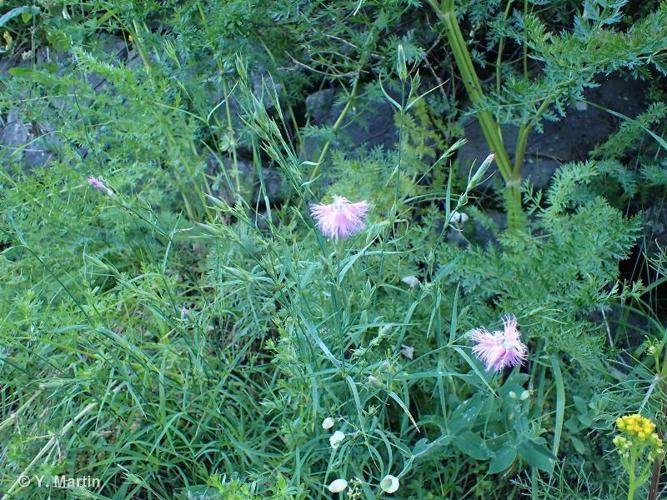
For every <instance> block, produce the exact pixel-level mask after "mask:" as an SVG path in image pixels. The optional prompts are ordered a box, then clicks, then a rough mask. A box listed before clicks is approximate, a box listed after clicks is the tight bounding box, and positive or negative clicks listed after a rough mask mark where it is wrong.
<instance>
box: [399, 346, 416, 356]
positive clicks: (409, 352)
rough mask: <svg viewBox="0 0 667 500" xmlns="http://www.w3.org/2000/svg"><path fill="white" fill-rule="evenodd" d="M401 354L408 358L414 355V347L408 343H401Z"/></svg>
mask: <svg viewBox="0 0 667 500" xmlns="http://www.w3.org/2000/svg"><path fill="white" fill-rule="evenodd" d="M401 354H402V355H403V356H405V357H406V358H408V359H412V358H414V357H415V348H414V347H412V346H409V345H405V344H401Z"/></svg>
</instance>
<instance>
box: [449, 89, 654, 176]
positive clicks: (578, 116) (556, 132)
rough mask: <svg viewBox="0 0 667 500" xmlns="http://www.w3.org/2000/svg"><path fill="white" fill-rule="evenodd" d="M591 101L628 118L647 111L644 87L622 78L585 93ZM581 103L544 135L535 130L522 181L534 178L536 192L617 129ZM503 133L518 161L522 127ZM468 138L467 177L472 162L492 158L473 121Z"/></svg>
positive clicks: (463, 169)
mask: <svg viewBox="0 0 667 500" xmlns="http://www.w3.org/2000/svg"><path fill="white" fill-rule="evenodd" d="M586 98H587V100H589V101H590V102H593V103H596V104H599V105H600V106H604V107H606V108H609V109H612V110H614V111H617V112H619V113H622V114H624V115H626V116H629V117H634V116H636V115H637V114H639V113H641V112H642V111H643V110H644V109H645V107H646V106H645V99H644V85H642V84H641V82H637V81H632V80H623V79H621V78H610V79H608V80H605V81H603V82H601V84H600V87H598V88H595V89H590V90H588V91H587V92H586ZM581 104H583V103H581ZM581 104H579V105H576V106H573V107H572V108H570V109H568V113H567V116H566V117H565V118H564V119H562V120H561V121H559V122H546V121H545V122H543V125H544V132H543V133H541V134H540V133H538V132H537V131H535V130H533V132H532V133H531V134H530V136H529V138H528V148H527V151H526V157H525V163H524V166H523V178H524V179H528V180H530V182H532V183H533V185H534V186H535V187H536V188H538V189H542V188H544V187H546V186H547V185H548V184H549V180H550V179H551V177H552V176H553V174H554V172H555V171H556V169H557V168H558V166H559V165H561V164H562V163H567V162H571V161H580V160H585V159H586V155H587V154H588V152H589V151H590V150H591V149H592V148H593V147H594V146H595V145H596V144H598V143H599V142H601V141H603V140H604V139H606V138H607V137H608V136H609V135H610V134H611V133H612V132H614V131H615V130H616V129H617V127H618V119H617V118H614V117H613V116H612V115H611V114H609V113H607V112H606V111H604V110H601V109H598V108H595V107H593V106H585V105H581ZM502 133H503V139H504V141H505V147H506V148H507V151H508V153H509V154H510V160H512V161H513V160H514V150H515V148H516V140H517V133H518V127H515V126H510V125H508V126H503V127H502ZM465 137H466V139H468V142H467V143H466V144H465V145H464V146H463V147H462V148H461V149H460V150H459V155H458V160H459V165H460V167H459V172H460V173H461V175H465V176H466V177H467V175H468V173H469V172H470V167H471V165H472V163H473V162H475V164H476V165H479V164H480V163H481V162H482V161H483V160H484V158H486V156H487V155H488V154H489V147H488V146H487V144H486V141H485V139H484V135H483V134H482V130H481V128H480V126H479V124H478V122H477V120H476V119H475V118H474V117H471V118H470V120H469V121H468V123H467V124H466V125H465ZM494 167H495V164H494ZM496 168H497V167H496ZM494 177H497V178H500V174H498V173H497V172H496V175H494Z"/></svg>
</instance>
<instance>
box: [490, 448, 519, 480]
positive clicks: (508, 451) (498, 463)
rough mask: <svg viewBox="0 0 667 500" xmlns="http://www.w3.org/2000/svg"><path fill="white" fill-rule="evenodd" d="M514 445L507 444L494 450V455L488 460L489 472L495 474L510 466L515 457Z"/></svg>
mask: <svg viewBox="0 0 667 500" xmlns="http://www.w3.org/2000/svg"><path fill="white" fill-rule="evenodd" d="M516 455H517V451H516V447H514V446H508V447H506V448H503V449H502V450H500V451H497V452H496V456H495V457H493V458H492V459H491V462H489V471H488V472H489V474H497V473H498V472H503V471H504V470H507V469H509V468H510V466H511V465H512V463H513V462H514V460H515V459H516Z"/></svg>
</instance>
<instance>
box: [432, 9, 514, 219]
mask: <svg viewBox="0 0 667 500" xmlns="http://www.w3.org/2000/svg"><path fill="white" fill-rule="evenodd" d="M429 3H430V5H431V7H432V8H433V9H434V10H435V12H436V14H437V16H438V18H439V19H440V20H441V21H442V22H443V23H444V25H445V27H446V35H447V40H448V41H449V44H450V46H451V48H452V52H453V53H454V60H455V61H456V65H457V67H458V68H459V71H460V72H461V78H462V80H463V85H464V86H465V89H466V92H467V93H468V96H469V97H470V100H471V101H472V103H473V105H474V106H475V108H477V112H476V115H477V120H478V122H479V124H480V127H481V128H482V133H483V134H484V138H485V139H486V142H487V144H488V145H489V148H490V149H491V151H492V152H493V153H494V155H495V160H496V164H497V165H498V170H499V171H500V174H501V175H502V177H503V180H504V181H505V186H506V205H507V214H508V226H509V227H510V228H513V229H516V228H519V227H521V226H522V221H523V213H522V211H521V191H520V189H519V188H520V185H521V172H520V171H515V169H514V168H513V167H512V164H511V162H510V159H509V155H508V154H507V150H506V148H505V145H504V143H503V138H502V136H501V134H500V127H499V126H498V124H497V123H496V121H495V119H494V117H493V115H492V114H491V112H490V111H489V110H488V109H487V106H486V103H485V100H486V99H485V95H484V91H483V89H482V84H481V83H480V81H479V78H478V76H477V73H476V72H475V68H474V66H473V63H472V58H471V57H470V53H469V51H468V48H467V46H466V43H465V39H464V38H463V34H462V32H461V28H460V27H459V24H458V21H457V20H456V12H455V10H454V1H453V0H448V1H447V2H446V3H445V4H444V8H443V7H442V6H441V5H439V4H438V3H437V2H436V1H435V0H429Z"/></svg>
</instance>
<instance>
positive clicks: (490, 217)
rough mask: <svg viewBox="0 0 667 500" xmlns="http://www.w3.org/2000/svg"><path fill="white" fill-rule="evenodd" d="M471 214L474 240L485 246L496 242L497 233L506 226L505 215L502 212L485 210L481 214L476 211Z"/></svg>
mask: <svg viewBox="0 0 667 500" xmlns="http://www.w3.org/2000/svg"><path fill="white" fill-rule="evenodd" d="M477 215H478V216H477V217H475V216H473V217H472V219H473V223H474V224H473V226H474V237H473V238H474V241H475V242H476V243H478V244H479V245H481V246H483V247H486V246H488V245H495V244H497V243H498V236H497V235H498V233H499V232H500V231H502V230H504V229H505V228H506V227H507V215H506V214H504V213H502V212H487V213H484V214H483V217H484V220H482V219H481V218H480V217H482V215H481V214H480V213H479V212H478V213H477Z"/></svg>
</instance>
